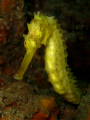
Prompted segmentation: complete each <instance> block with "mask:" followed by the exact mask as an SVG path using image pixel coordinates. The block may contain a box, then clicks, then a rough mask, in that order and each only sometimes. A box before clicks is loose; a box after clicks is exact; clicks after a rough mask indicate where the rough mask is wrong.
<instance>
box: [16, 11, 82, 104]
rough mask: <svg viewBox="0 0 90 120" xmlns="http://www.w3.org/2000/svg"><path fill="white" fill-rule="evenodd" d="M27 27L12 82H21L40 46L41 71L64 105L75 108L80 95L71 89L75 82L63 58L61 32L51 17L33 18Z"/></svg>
mask: <svg viewBox="0 0 90 120" xmlns="http://www.w3.org/2000/svg"><path fill="white" fill-rule="evenodd" d="M27 26H28V34H27V35H24V39H25V42H24V46H25V48H26V54H25V56H24V59H23V61H22V63H21V66H20V69H19V71H18V73H17V74H16V75H15V76H14V78H15V79H17V80H21V79H23V75H24V73H25V71H26V69H27V67H28V65H29V63H30V61H31V59H32V57H33V55H34V53H35V51H36V50H37V49H38V48H40V47H41V45H42V44H44V45H45V46H46V50H45V70H46V71H47V73H48V78H49V81H50V82H51V84H52V85H53V87H54V90H55V91H56V92H57V93H59V94H61V95H63V96H64V97H65V98H66V99H67V101H69V102H72V103H74V104H78V103H79V101H80V93H79V90H78V88H76V86H75V85H74V82H75V80H74V79H73V77H72V75H71V73H70V70H69V69H68V65H67V63H66V57H67V54H66V51H65V50H66V46H65V44H64V41H65V40H64V37H63V30H62V29H61V27H60V26H59V25H58V23H57V21H56V20H55V19H54V17H48V16H46V15H43V14H40V12H38V13H37V14H34V19H33V20H32V21H31V23H30V24H27Z"/></svg>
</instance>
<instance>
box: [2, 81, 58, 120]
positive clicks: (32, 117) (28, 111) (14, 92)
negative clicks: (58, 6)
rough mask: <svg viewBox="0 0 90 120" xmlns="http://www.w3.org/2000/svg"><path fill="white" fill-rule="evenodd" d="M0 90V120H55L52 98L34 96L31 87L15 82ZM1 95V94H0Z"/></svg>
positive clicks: (56, 113)
mask: <svg viewBox="0 0 90 120" xmlns="http://www.w3.org/2000/svg"><path fill="white" fill-rule="evenodd" d="M3 88H4V89H2V90H0V120H26V119H27V120H57V115H58V113H59V110H58V108H57V104H56V102H55V99H54V97H52V96H47V95H37V94H34V89H33V87H32V86H31V85H29V84H28V83H25V82H18V81H15V82H13V83H10V84H9V85H7V87H5V86H4V87H3ZM2 93H3V94H2Z"/></svg>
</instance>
